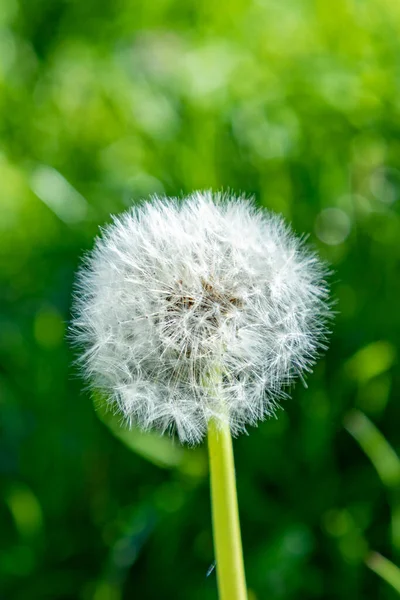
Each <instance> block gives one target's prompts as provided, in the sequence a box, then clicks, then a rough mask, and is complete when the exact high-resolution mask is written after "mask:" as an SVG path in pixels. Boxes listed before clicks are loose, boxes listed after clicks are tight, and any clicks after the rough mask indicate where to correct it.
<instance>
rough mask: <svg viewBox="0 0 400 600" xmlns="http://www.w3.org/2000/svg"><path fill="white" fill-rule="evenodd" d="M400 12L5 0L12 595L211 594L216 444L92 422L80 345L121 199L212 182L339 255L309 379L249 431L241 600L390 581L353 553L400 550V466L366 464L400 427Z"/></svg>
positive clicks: (4, 507)
mask: <svg viewBox="0 0 400 600" xmlns="http://www.w3.org/2000/svg"><path fill="white" fill-rule="evenodd" d="M399 17H400V5H399V4H398V3H397V2H395V1H394V0H371V1H370V2H368V3H360V2H357V1H356V0H339V1H338V2H336V3H335V5H334V7H332V5H330V4H329V3H326V2H323V1H322V0H289V2H286V3H277V2H275V1H272V0H267V1H266V2H261V1H258V0H251V1H247V2H244V1H243V0H234V1H233V2H230V3H228V2H224V1H222V2H219V3H215V2H211V1H210V0H203V2H201V3H198V4H196V5H194V4H190V3H183V2H172V0H158V1H156V2H154V3H144V2H142V1H140V0H139V1H137V2H131V1H130V0H119V2H117V3H105V2H96V3H94V2H93V1H92V0H88V2H86V3H78V2H76V1H74V0H71V1H69V2H65V1H62V2H61V1H60V0H55V1H54V0H53V1H50V0H30V1H29V2H28V1H27V0H20V1H17V0H0V181H1V192H0V203H1V204H0V290H1V296H0V332H1V333H0V403H1V404H0V406H1V421H0V428H1V438H0V472H1V478H2V484H3V485H2V489H3V490H4V492H3V494H2V498H1V502H0V528H1V531H2V535H1V537H0V582H1V583H0V586H1V588H2V590H1V591H0V596H1V597H4V598H7V600H8V598H13V600H14V599H15V600H22V599H23V600H42V599H46V598H49V599H50V598H51V599H60V600H61V599H65V600H66V599H77V600H92V599H94V600H113V599H114V600H116V599H124V598H131V597H134V596H138V597H142V598H146V599H147V598H148V599H151V598H160V597H163V598H176V599H180V598H182V599H183V598H185V599H186V598H191V599H194V600H196V599H197V598H198V599H199V600H200V599H205V598H210V599H211V598H216V591H215V573H212V574H211V575H210V576H209V577H206V573H207V571H208V568H209V566H210V564H212V562H213V560H214V557H213V550H212V540H211V521H210V509H209V499H208V482H207V474H206V473H205V464H204V460H203V459H204V448H203V449H199V450H195V451H191V450H185V449H181V448H179V446H177V445H176V444H175V445H174V444H173V443H172V445H171V444H170V443H169V442H167V441H165V440H161V439H160V438H157V437H154V436H151V437H144V436H142V435H141V434H138V433H137V432H133V433H131V434H128V433H126V432H122V431H119V430H117V429H116V427H115V422H114V421H112V420H108V418H107V415H106V416H104V415H103V416H102V418H103V420H104V418H105V420H106V422H102V420H101V419H100V418H99V416H101V414H100V413H99V412H97V413H96V411H94V410H93V406H92V401H91V398H90V394H89V393H88V392H87V391H81V389H82V384H81V382H80V380H79V378H78V377H77V373H76V371H75V369H74V368H73V367H71V366H70V365H71V362H72V358H73V357H72V355H71V350H70V349H69V348H68V345H67V343H66V341H65V332H66V329H67V327H68V320H69V308H70V301H71V290H72V282H73V278H74V273H75V270H76V267H77V265H78V263H79V260H80V256H81V255H82V253H83V252H84V251H85V250H87V249H89V248H90V247H91V246H92V244H93V238H94V236H95V235H96V234H97V232H98V226H99V225H102V224H104V223H105V222H107V221H108V220H109V218H110V217H109V215H110V213H114V212H118V211H120V210H124V209H125V208H126V207H127V206H129V205H130V204H131V203H132V202H135V201H137V200H139V199H140V198H142V197H143V196H147V195H148V194H151V193H161V194H162V193H167V194H169V195H171V194H181V193H186V192H189V191H192V190H193V189H195V188H209V187H213V188H216V189H220V188H222V187H223V188H225V189H228V188H231V189H234V190H235V191H244V192H246V193H249V194H250V193H251V194H254V195H255V197H256V199H257V201H258V203H259V204H261V205H264V206H266V207H269V208H271V209H272V210H276V211H278V212H281V213H283V214H284V216H285V217H287V218H288V219H289V220H290V221H291V222H292V223H293V226H294V228H295V230H296V231H298V232H299V233H302V232H306V233H309V234H310V242H311V243H312V244H314V245H315V246H316V247H317V249H318V250H319V252H320V253H321V255H322V256H323V257H324V258H325V259H326V260H327V261H328V262H329V263H330V264H331V265H332V267H333V269H334V271H335V274H334V276H333V277H332V286H333V291H334V295H335V297H336V298H337V310H338V315H337V319H336V323H335V328H334V332H333V337H332V342H331V348H330V351H329V353H328V354H327V356H326V357H325V358H324V359H323V360H322V361H321V362H320V363H319V364H318V366H317V368H316V370H315V373H314V374H313V375H312V376H311V377H310V378H309V380H308V385H309V387H308V389H304V388H302V387H301V386H300V385H298V386H297V387H296V389H295V390H294V393H293V399H292V400H291V401H290V402H289V401H288V402H285V405H284V409H285V410H284V411H281V413H280V415H279V418H278V419H277V420H276V421H270V422H266V423H263V424H260V426H259V427H258V428H257V429H252V430H251V431H250V432H249V433H250V435H249V436H248V437H247V436H242V437H241V438H239V439H238V440H237V441H236V442H235V452H236V462H237V477H238V488H239V501H240V508H241V519H242V528H243V544H244V549H245V557H246V567H247V579H248V582H249V585H250V587H251V593H252V600H255V599H258V600H261V599H262V598H266V597H267V598H269V599H271V600H286V599H291V600H292V599H301V600H303V599H304V598H307V599H308V598H310V599H312V598H321V597H323V598H325V599H326V600H330V599H332V600H333V599H336V598H341V599H344V600H346V599H347V598H349V599H350V598H351V599H353V598H357V597H363V598H371V599H376V598H379V599H383V600H390V599H392V598H397V597H398V594H397V593H396V591H395V589H394V588H393V587H391V586H389V585H387V583H386V582H385V581H383V580H382V579H381V578H380V577H377V575H376V573H373V572H372V571H371V569H367V568H366V566H365V563H364V560H365V556H366V553H367V552H368V548H372V549H373V550H374V551H376V552H377V553H379V555H382V556H384V557H387V559H388V560H390V561H392V562H393V563H394V564H397V565H400V547H399V544H398V542H396V540H398V539H399V537H398V534H397V535H393V532H394V531H395V528H394V523H395V522H397V523H398V522H399V518H398V513H396V511H395V510H394V507H396V506H399V505H400V503H399V486H398V481H397V475H396V477H395V478H394V479H393V478H392V479H390V481H391V482H392V483H391V484H390V490H387V489H385V486H384V485H383V483H382V481H381V480H380V479H379V476H378V475H377V473H376V472H375V471H374V468H373V466H372V465H371V464H370V462H369V458H368V457H370V459H371V460H372V462H373V463H374V460H375V459H374V460H373V458H374V456H376V455H375V454H374V452H375V450H376V448H381V449H382V448H384V449H385V448H386V449H387V448H388V446H387V444H388V443H389V442H390V446H391V447H392V448H393V451H391V450H390V451H389V452H386V454H385V453H384V455H382V456H383V458H382V459H380V458H379V459H376V460H378V462H376V460H375V464H376V465H378V466H379V469H380V473H381V474H382V473H384V472H385V470H386V471H387V469H390V465H391V464H394V463H393V457H394V456H395V454H397V455H398V451H399V444H400V438H399V427H398V423H399V417H400V407H399V404H398V402H396V399H397V398H398V394H399V388H400V385H399V376H398V369H397V347H398V340H399V339H400V322H399V317H398V298H399V297H400V278H399V268H398V265H399V264H400V263H399V259H400V245H399V242H398V240H399V239H400V218H399V195H400V170H399V169H400V144H399V139H400V126H399V123H400V120H399V116H400V103H399V98H400V94H399V91H400V83H399V82H400V78H399V69H398V56H399V52H400V25H399V23H400V18H399ZM354 410H355V411H358V412H356V413H354V412H351V411H354ZM348 414H350V415H351V414H352V415H353V417H354V415H358V416H359V415H360V414H363V415H364V416H363V417H362V418H361V422H362V423H364V425H365V423H367V424H368V425H367V430H366V432H367V433H368V431H369V432H370V433H371V435H366V436H365V437H364V438H363V442H362V443H361V438H360V431H361V430H360V429H359V428H356V429H354V428H353V435H354V434H356V435H355V437H356V438H357V435H358V438H359V440H358V441H359V442H360V444H361V447H358V446H357V444H355V443H354V440H353V439H351V438H350V436H348V434H347V432H346V431H345V430H344V428H343V425H342V423H343V419H344V418H345V416H346V415H348ZM109 416H110V415H108V417H109ZM358 423H360V419H358ZM372 423H374V424H375V425H372ZM355 424H356V423H354V421H353V425H355ZM375 427H376V428H377V430H375ZM350 428H351V427H350ZM368 428H369V429H368ZM377 431H378V432H381V433H379V435H378V438H377V437H376V436H377ZM376 440H378V442H379V443H378V445H376ZM386 440H387V441H386ZM121 441H122V443H121ZM379 456H380V455H379ZM386 456H391V457H392V458H389V460H387V459H386ZM379 469H378V471H379ZM382 469H383V471H382ZM391 472H394V471H393V469H392V471H391ZM396 473H397V471H396ZM383 481H386V480H385V477H384V478H383ZM396 514H397V517H396ZM373 564H374V565H375V566H376V565H377V564H378V563H376V562H375V563H373ZM380 564H383V563H380ZM384 564H385V565H386V564H387V563H384ZM370 566H371V565H370ZM374 570H375V571H376V572H377V573H380V574H382V573H383V571H382V570H380V569H379V568H378V567H377V568H375V569H374ZM391 572H394V571H391Z"/></svg>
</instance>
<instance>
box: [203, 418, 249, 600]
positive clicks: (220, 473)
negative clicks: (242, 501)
mask: <svg viewBox="0 0 400 600" xmlns="http://www.w3.org/2000/svg"><path fill="white" fill-rule="evenodd" d="M208 451H209V458H210V478H211V504H212V519H213V534H214V549H215V557H216V563H217V567H216V568H217V581H218V592H219V598H220V600H246V598H247V591H246V581H245V575H244V566H243V553H242V541H241V537H240V524H239V511H238V502H237V496H236V480H235V465H234V461H233V449H232V438H231V433H230V427H229V424H228V423H226V424H225V423H219V422H216V421H215V420H213V419H212V420H210V422H209V425H208Z"/></svg>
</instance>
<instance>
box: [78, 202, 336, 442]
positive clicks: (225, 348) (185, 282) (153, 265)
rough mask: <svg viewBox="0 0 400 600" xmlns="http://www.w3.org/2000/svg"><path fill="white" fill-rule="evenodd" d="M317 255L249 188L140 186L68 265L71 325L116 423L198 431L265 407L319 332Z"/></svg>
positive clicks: (244, 418)
mask: <svg viewBox="0 0 400 600" xmlns="http://www.w3.org/2000/svg"><path fill="white" fill-rule="evenodd" d="M325 272H326V270H325V267H324V266H323V265H322V264H321V262H320V261H319V260H318V259H317V257H316V256H315V255H314V254H313V253H312V252H310V251H309V250H307V249H305V248H304V243H303V241H302V240H299V239H297V238H296V237H295V236H294V235H293V233H292V232H291V230H290V229H289V228H288V227H287V226H286V225H285V224H284V222H283V220H282V218H281V217H279V216H277V215H275V214H272V213H270V212H267V211H265V210H260V209H257V208H256V207H255V205H254V204H253V202H252V201H251V200H248V199H245V198H235V197H228V196H225V195H223V194H213V193H211V192H196V193H193V194H191V195H190V196H188V197H187V198H185V199H183V200H178V199H166V198H157V197H154V198H153V199H152V200H151V201H149V202H147V203H144V204H142V205H140V206H134V207H132V208H131V209H130V210H129V211H127V212H126V213H124V214H122V215H121V216H119V217H117V218H114V222H113V224H112V225H110V226H108V227H107V228H106V229H105V230H104V231H103V235H102V236H101V237H99V238H98V239H97V241H96V245H95V248H94V250H93V252H92V253H91V254H90V255H89V256H88V257H87V259H86V261H85V265H84V266H83V268H82V269H81V271H80V274H79V278H78V286H77V292H76V298H75V309H74V320H73V326H72V335H73V338H74V340H75V341H76V342H77V343H78V344H79V345H80V346H82V347H83V348H84V351H83V353H82V356H81V358H80V362H81V364H82V366H83V369H84V372H85V375H86V377H87V378H88V380H89V381H90V382H91V383H92V384H93V385H94V386H95V387H96V388H99V389H101V390H102V391H103V392H105V394H106V397H107V398H108V399H109V402H110V403H111V404H112V405H114V406H115V407H116V408H117V410H118V411H119V412H120V413H122V415H123V416H124V417H125V418H126V420H127V421H128V422H129V424H132V423H136V424H137V425H139V426H140V427H141V428H143V429H145V430H147V429H150V428H158V429H160V430H161V431H166V430H169V431H175V432H176V433H177V434H178V436H179V438H180V440H181V441H182V442H188V443H190V444H194V443H197V442H199V441H201V440H202V438H203V437H204V435H205V433H206V431H207V422H208V420H209V419H210V418H215V419H217V420H228V422H229V424H230V427H231V431H232V433H233V434H237V433H239V432H240V431H243V430H244V429H245V427H246V425H248V424H256V423H257V421H258V420H259V419H262V418H265V417H266V416H269V415H272V414H274V411H275V409H276V406H277V400H278V399H279V398H281V397H282V396H284V395H285V394H284V391H283V388H284V387H285V386H287V385H288V384H290V383H291V382H292V381H293V379H294V378H296V377H297V376H302V374H303V373H304V372H305V371H309V370H310V367H311V366H312V364H313V362H314V360H315V358H316V356H317V353H318V351H319V350H320V349H321V348H323V347H324V342H325V340H326V322H327V319H328V318H329V313H330V310H329V302H328V299H327V297H328V292H327V286H326V283H325V281H324V275H325Z"/></svg>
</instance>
